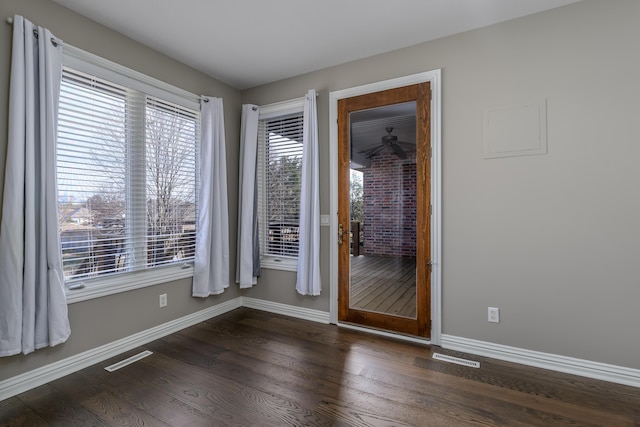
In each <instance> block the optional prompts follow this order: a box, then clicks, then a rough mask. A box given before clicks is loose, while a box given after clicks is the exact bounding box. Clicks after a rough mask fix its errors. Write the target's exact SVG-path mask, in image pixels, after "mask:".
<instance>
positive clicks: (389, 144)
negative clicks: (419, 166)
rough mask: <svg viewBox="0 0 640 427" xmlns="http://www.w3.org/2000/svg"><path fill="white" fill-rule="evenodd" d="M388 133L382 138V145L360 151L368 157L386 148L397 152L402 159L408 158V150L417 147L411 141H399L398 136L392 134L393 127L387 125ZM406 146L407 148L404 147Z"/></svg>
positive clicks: (394, 152)
mask: <svg viewBox="0 0 640 427" xmlns="http://www.w3.org/2000/svg"><path fill="white" fill-rule="evenodd" d="M385 130H386V131H387V134H386V135H384V136H383V137H382V138H381V143H380V145H377V146H375V147H372V148H368V149H366V150H362V151H360V153H361V154H364V155H365V156H366V157H367V158H368V159H370V158H372V157H374V156H376V155H378V154H379V153H380V152H382V150H384V149H386V150H387V151H389V152H391V153H393V154H395V155H396V156H397V157H398V158H400V159H406V158H407V151H406V150H411V149H415V145H414V144H412V143H410V142H403V141H398V137H397V136H395V135H391V132H393V127H391V126H387V127H386V128H385ZM401 146H404V147H405V148H402V147H401Z"/></svg>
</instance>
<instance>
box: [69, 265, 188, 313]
mask: <svg viewBox="0 0 640 427" xmlns="http://www.w3.org/2000/svg"><path fill="white" fill-rule="evenodd" d="M188 277H193V264H192V263H189V264H180V265H171V266H165V267H159V268H155V269H153V270H147V271H137V272H134V273H123V274H119V275H117V276H115V277H109V278H92V279H88V280H85V281H84V284H85V287H84V288H82V289H66V294H67V304H73V303H76V302H80V301H86V300H90V299H93V298H100V297H105V296H108V295H113V294H118V293H121V292H127V291H132V290H134V289H140V288H146V287H147V286H153V285H159V284H161V283H167V282H171V281H174V280H179V279H185V278H188ZM75 283H77V282H74V284H75Z"/></svg>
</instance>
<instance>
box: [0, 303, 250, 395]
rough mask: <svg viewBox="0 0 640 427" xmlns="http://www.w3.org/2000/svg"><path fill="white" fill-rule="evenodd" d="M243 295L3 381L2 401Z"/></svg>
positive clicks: (217, 311) (220, 310)
mask: <svg viewBox="0 0 640 427" xmlns="http://www.w3.org/2000/svg"><path fill="white" fill-rule="evenodd" d="M241 305H242V300H241V298H235V299H233V300H230V301H227V302H223V303H221V304H218V305H215V306H213V307H210V308H207V309H204V310H201V311H198V312H196V313H192V314H189V315H187V316H184V317H181V318H179V319H175V320H172V321H171V322H167V323H163V324H162V325H158V326H156V327H153V328H151V329H147V330H146V331H142V332H139V333H137V334H133V335H130V336H128V337H126V338H122V339H120V340H117V341H114V342H111V343H109V344H105V345H102V346H100V347H97V348H94V349H91V350H88V351H85V352H83V353H80V354H76V355H75V356H71V357H67V358H66V359H63V360H60V361H58V362H54V363H51V364H49V365H46V366H43V367H41V368H37V369H34V370H32V371H29V372H25V373H24V374H20V375H17V376H15V377H12V378H9V379H6V380H4V381H0V401H2V400H4V399H8V398H9V397H12V396H15V395H17V394H20V393H22V392H25V391H27V390H30V389H32V388H35V387H39V386H41V385H43V384H46V383H48V382H50V381H53V380H57V379H58V378H62V377H64V376H65V375H69V374H71V373H73V372H76V371H79V370H81V369H84V368H87V367H89V366H91V365H95V364H96V363H99V362H102V361H103V360H107V359H109V358H111V357H114V356H117V355H118V354H121V353H124V352H125V351H129V350H132V349H134V348H136V347H139V346H141V345H143V344H146V343H148V342H151V341H153V340H157V339H159V338H162V337H165V336H167V335H169V334H172V333H174V332H178V331H180V330H182V329H184V328H187V327H189V326H193V325H195V324H197V323H200V322H203V321H205V320H209V319H211V318H213V317H216V316H219V315H221V314H224V313H226V312H229V311H231V310H235V309H236V308H239V307H241Z"/></svg>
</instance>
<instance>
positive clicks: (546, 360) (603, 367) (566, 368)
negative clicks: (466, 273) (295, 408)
mask: <svg viewBox="0 0 640 427" xmlns="http://www.w3.org/2000/svg"><path fill="white" fill-rule="evenodd" d="M240 307H247V308H253V309H256V310H262V311H267V312H270V313H276V314H282V315H285V316H290V317H295V318H299V319H304V320H310V321H313V322H319V323H325V324H328V323H330V314H329V313H328V312H324V311H320V310H314V309H309V308H301V307H296V306H291V305H287V304H281V303H276V302H270V301H264V300H259V299H255V298H248V297H238V298H235V299H233V300H230V301H227V302H224V303H221V304H218V305H216V306H213V307H210V308H207V309H204V310H201V311H198V312H196V313H192V314H190V315H187V316H184V317H181V318H179V319H175V320H172V321H171V322H167V323H164V324H162V325H158V326H156V327H153V328H151V329H147V330H146V331H142V332H139V333H137V334H134V335H131V336H128V337H126V338H123V339H120V340H118V341H114V342H112V343H109V344H105V345H103V346H100V347H97V348H94V349H91V350H88V351H85V352H83V353H80V354H77V355H75V356H71V357H68V358H66V359H63V360H60V361H58V362H54V363H51V364H49V365H46V366H43V367H41V368H37V369H34V370H32V371H29V372H25V373H24V374H20V375H17V376H15V377H12V378H8V379H6V380H4V381H0V401H2V400H4V399H8V398H9V397H12V396H15V395H17V394H20V393H22V392H25V391H27V390H30V389H32V388H35V387H38V386H41V385H43V384H46V383H48V382H50V381H53V380H56V379H58V378H61V377H63V376H65V375H68V374H71V373H73V372H76V371H79V370H81V369H84V368H87V367H89V366H91V365H94V364H96V363H99V362H102V361H103V360H106V359H109V358H111V357H114V356H117V355H118V354H121V353H124V352H126V351H129V350H132V349H134V348H136V347H139V346H141V345H143V344H146V343H148V342H151V341H153V340H156V339H159V338H162V337H165V336H167V335H169V334H172V333H174V332H178V331H180V330H182V329H184V328H187V327H189V326H193V325H195V324H197V323H200V322H203V321H205V320H209V319H211V318H214V317H216V316H219V315H221V314H224V313H227V312H229V311H231V310H235V309H236V308H240ZM441 344H442V347H443V348H447V349H450V350H456V351H461V352H465V353H469V354H475V355H478V356H485V357H491V358H494V359H499V360H506V361H508V362H514V363H520V364H523V365H528V366H535V367H538V368H543V369H550V370H553V371H558V372H565V373H569V374H574V375H580V376H583V377H588V378H595V379H599V380H604V381H609V382H613V383H618V384H625V385H629V386H633V387H640V370H638V369H632V368H626V367H623V366H616V365H609V364H606V363H599V362H592V361H589V360H583V359H576V358H572V357H566V356H560V355H556V354H550V353H542V352H538V351H533V350H527V349H522V348H517V347H509V346H505V345H500V344H494V343H490V342H486V341H478V340H473V339H469V338H463V337H457V336H453V335H446V334H443V335H442V341H441Z"/></svg>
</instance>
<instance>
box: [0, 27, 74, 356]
mask: <svg viewBox="0 0 640 427" xmlns="http://www.w3.org/2000/svg"><path fill="white" fill-rule="evenodd" d="M61 79H62V43H61V41H60V40H59V39H56V38H55V37H54V36H53V35H52V34H51V32H49V31H48V30H46V29H44V28H41V27H36V26H34V25H33V24H32V23H31V22H29V21H28V20H26V19H24V18H23V17H22V16H16V17H15V18H14V20H13V50H12V57H11V81H10V88H9V133H8V136H9V138H8V142H7V163H6V169H5V184H4V193H3V202H2V221H1V223H0V356H9V355H13V354H18V353H20V352H22V353H24V354H28V353H30V352H32V351H34V350H36V349H38V348H42V347H47V346H54V345H57V344H60V343H62V342H65V341H66V340H67V339H68V337H69V335H70V332H71V330H70V326H69V318H68V311H67V302H66V295H65V290H64V275H63V271H62V256H61V250H60V237H59V234H58V207H57V188H56V132H57V129H56V128H57V117H58V98H59V95H60V82H61Z"/></svg>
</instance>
